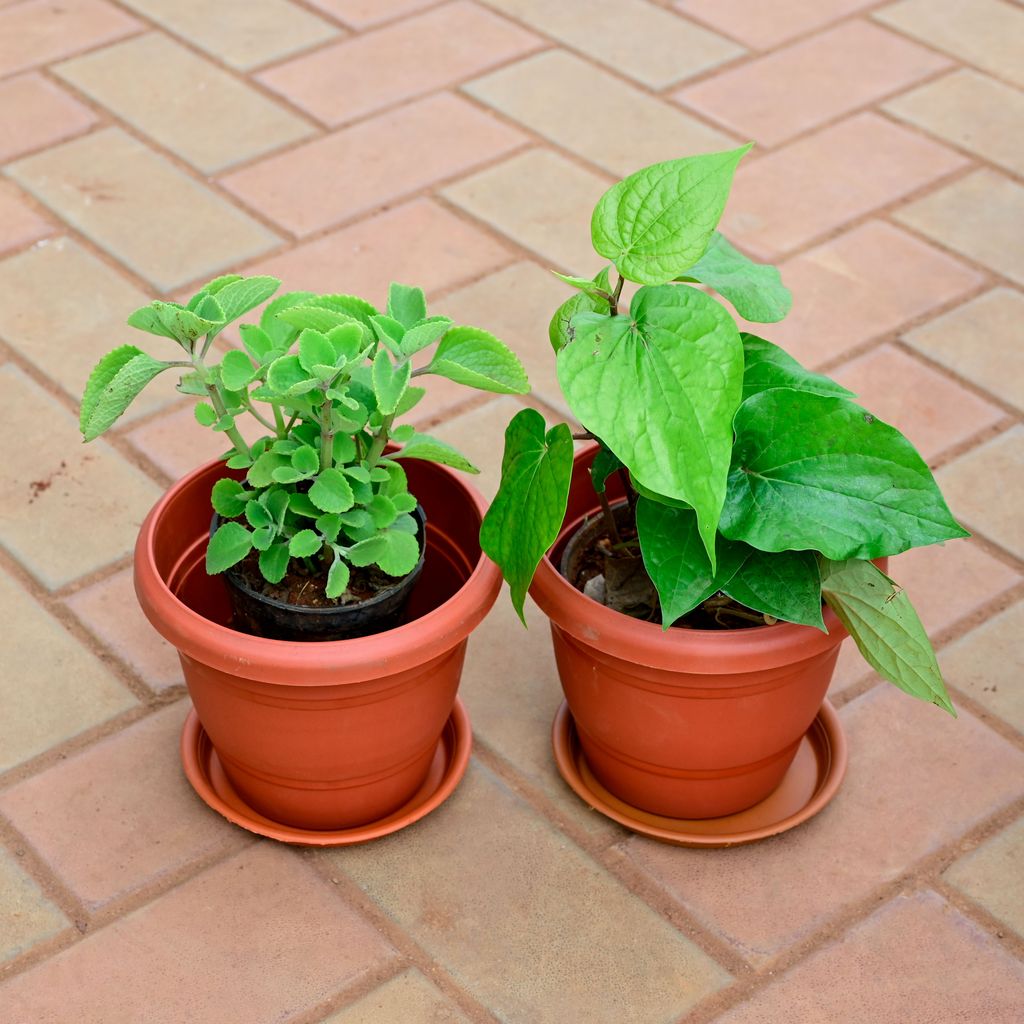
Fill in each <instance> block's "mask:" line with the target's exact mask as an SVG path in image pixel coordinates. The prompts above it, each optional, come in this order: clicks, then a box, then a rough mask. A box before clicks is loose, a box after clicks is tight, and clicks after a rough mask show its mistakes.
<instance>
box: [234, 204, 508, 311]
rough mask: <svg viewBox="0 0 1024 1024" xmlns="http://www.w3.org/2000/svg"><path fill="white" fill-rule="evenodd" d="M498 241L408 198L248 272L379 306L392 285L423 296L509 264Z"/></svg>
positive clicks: (441, 210) (437, 208)
mask: <svg viewBox="0 0 1024 1024" xmlns="http://www.w3.org/2000/svg"><path fill="white" fill-rule="evenodd" d="M508 260H509V253H508V250H506V249H505V248H504V246H502V245H501V244H500V243H499V242H497V241H495V240H494V239H493V238H491V237H490V236H489V235H487V234H485V233H484V232H483V231H480V230H479V229H477V228H475V227H473V226H472V225H471V224H468V223H467V222H466V221H465V220H463V219H461V218H459V217H457V216H455V215H454V214H452V213H450V212H449V211H448V210H446V209H444V208H443V207H442V206H440V205H439V204H438V203H436V202H434V201H433V200H432V199H414V200H413V201H412V202H409V203H404V204H402V205H401V206H396V207H394V208H393V209H390V210H384V211H383V212H382V213H378V214H374V215H373V216H372V217H367V218H366V219H365V220H361V221H358V222H357V223H355V224H352V225H350V226H349V227H345V228H341V229H340V230H338V231H334V232H332V233H331V234H328V235H324V236H323V237H321V238H317V239H315V240H313V241H311V242H303V243H302V244H301V245H298V246H296V247H295V248H294V249H289V250H288V251H287V252H285V253H282V254H281V255H280V256H271V257H270V258H269V259H267V260H262V261H261V262H259V263H257V264H256V265H255V266H252V267H249V268H248V269H247V271H246V272H247V273H250V274H272V275H273V276H274V277H278V278H280V279H281V281H283V282H284V283H283V285H282V291H287V290H304V291H314V292H345V293H347V294H352V295H361V296H363V297H364V298H366V299H367V300H368V301H370V302H373V303H374V304H375V305H377V306H379V307H380V308H383V303H384V302H385V300H386V297H387V289H388V285H389V284H390V282H391V281H401V282H403V283H406V284H416V285H418V286H419V287H421V288H423V290H424V291H426V292H427V294H428V295H429V294H430V293H431V292H434V291H437V290H438V289H439V288H447V287H450V286H451V285H453V284H456V283H458V282H459V281H464V280H466V279H467V278H471V277H475V276H476V275H477V274H481V273H485V272H487V271H489V270H493V269H494V268H495V267H499V266H501V265H502V264H503V263H506V262H508Z"/></svg>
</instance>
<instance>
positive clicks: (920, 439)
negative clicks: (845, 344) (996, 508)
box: [831, 345, 1003, 462]
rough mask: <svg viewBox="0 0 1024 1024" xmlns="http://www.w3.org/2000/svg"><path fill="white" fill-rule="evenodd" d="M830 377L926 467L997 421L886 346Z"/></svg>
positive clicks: (974, 399) (970, 397)
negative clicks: (888, 427) (898, 433)
mask: <svg viewBox="0 0 1024 1024" xmlns="http://www.w3.org/2000/svg"><path fill="white" fill-rule="evenodd" d="M831 376H832V377H834V378H835V379H836V380H837V381H839V383H840V384H842V385H843V387H846V388H849V389H850V390H851V391H853V392H854V393H855V394H856V395H857V396H858V397H857V401H858V403H859V404H860V405H862V406H864V408H865V409H867V410H868V411H869V412H871V413H873V414H874V415H875V416H877V417H878V418H879V419H881V420H884V421H885V422H886V423H890V424H892V426H894V427H896V428H897V429H898V430H900V431H901V432H902V433H903V434H905V435H906V436H907V437H908V438H909V439H910V441H911V443H912V444H913V445H914V447H915V448H917V450H918V451H919V452H920V453H921V455H922V456H923V457H924V459H925V461H926V462H927V461H929V460H931V459H934V458H935V456H936V455H938V454H939V453H940V452H943V451H945V450H946V449H947V448H950V447H952V446H953V445H955V444H958V443H959V442H960V441H963V440H966V439H967V438H968V437H971V436H972V435H973V434H976V433H978V432H979V431H981V430H984V429H985V428H986V427H991V426H993V425H994V424H996V423H998V422H999V420H1001V419H1002V418H1003V411H1002V410H1001V409H999V408H998V407H996V406H994V405H992V404H991V403H989V402H986V401H985V400H984V399H983V398H978V396H977V395H975V394H973V393H972V392H970V391H968V390H967V389H966V388H962V387H960V385H959V384H956V383H954V382H953V381H951V380H950V379H949V378H948V377H946V376H945V375H943V374H941V373H939V372H938V371H936V370H933V369H932V368H931V367H930V366H926V365H925V364H924V363H922V362H921V361H920V360H918V359H915V358H914V357H913V356H909V355H907V354H906V353H905V352H902V351H900V350H899V349H898V348H895V347H894V346H892V345H882V346H881V347H880V348H875V349H872V350H871V351H870V352H867V353H865V354H864V355H862V356H859V357H857V358H856V359H852V360H851V361H850V362H848V363H844V364H843V365H842V366H841V367H840V368H839V369H838V370H834V371H833V372H832V374H831Z"/></svg>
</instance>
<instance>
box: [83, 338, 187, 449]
mask: <svg viewBox="0 0 1024 1024" xmlns="http://www.w3.org/2000/svg"><path fill="white" fill-rule="evenodd" d="M166 369H167V364H166V363H162V362H160V360H158V359H154V358H153V357H152V356H151V355H148V354H147V353H145V352H143V351H142V350H141V349H139V348H136V347H135V346H134V345H122V346H121V347H120V348H115V349H114V351H113V352H108V353H107V354H106V355H105V356H104V357H103V358H102V359H101V360H100V361H99V362H98V363H97V364H96V366H95V368H94V369H93V371H92V373H91V374H90V376H89V381H88V383H87V384H86V385H85V394H84V395H83V396H82V403H81V406H80V407H79V412H78V425H79V428H80V429H81V431H82V438H83V440H85V441H91V440H93V438H96V437H99V436H100V434H102V433H103V432H104V431H105V430H108V429H109V428H110V427H112V426H113V425H114V423H115V422H116V421H117V420H118V418H119V417H120V416H121V415H122V413H124V411H125V410H126V409H127V408H128V406H129V405H131V404H132V402H133V401H134V399H135V398H136V396H137V395H138V394H139V393H140V392H141V391H142V389H143V388H144V387H145V386H146V385H147V384H148V383H149V382H150V381H151V380H152V379H153V378H154V377H155V376H156V375H157V374H158V373H161V372H163V371H164V370H166Z"/></svg>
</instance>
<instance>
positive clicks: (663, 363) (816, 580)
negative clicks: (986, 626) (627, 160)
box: [481, 146, 965, 823]
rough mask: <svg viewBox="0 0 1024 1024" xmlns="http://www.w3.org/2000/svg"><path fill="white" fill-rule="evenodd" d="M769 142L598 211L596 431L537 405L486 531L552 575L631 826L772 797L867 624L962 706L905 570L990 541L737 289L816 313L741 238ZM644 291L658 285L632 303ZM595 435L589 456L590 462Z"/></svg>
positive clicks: (607, 782)
mask: <svg viewBox="0 0 1024 1024" xmlns="http://www.w3.org/2000/svg"><path fill="white" fill-rule="evenodd" d="M749 148H750V147H749V146H743V147H741V148H739V149H735V150H732V151H729V152H722V153H712V154H706V155H701V156H695V157H690V158H687V159H682V160H674V161H669V162H666V163H660V164H655V165H654V166H651V167H647V168H644V169H643V170H640V171H638V172H637V173H635V174H632V175H630V176H629V177H627V178H626V179H625V180H623V181H620V182H619V183H617V184H616V185H614V186H612V188H610V189H609V190H608V191H607V192H606V193H605V195H604V196H603V197H602V198H601V200H600V201H599V202H598V204H597V207H596V208H595V210H594V213H593V219H592V222H591V232H592V238H593V244H594V248H595V249H596V251H597V253H598V254H599V256H601V257H604V259H605V260H607V261H610V262H611V266H605V267H604V268H603V269H601V270H600V271H599V272H598V273H597V274H595V275H594V276H593V277H592V278H590V277H588V278H576V277H565V276H563V275H558V276H559V277H562V279H563V280H564V281H565V282H566V283H567V284H569V285H570V286H572V287H573V288H574V289H575V290H576V293H575V294H574V295H573V296H572V297H571V298H569V299H568V300H567V301H566V302H565V303H564V304H563V305H562V306H561V307H560V308H559V309H558V310H557V312H556V313H555V315H554V317H553V319H552V321H551V327H550V338H551V344H552V347H553V349H554V352H555V358H556V360H557V367H558V379H559V383H560V385H561V388H562V392H563V394H564V396H565V399H566V402H567V403H568V405H569V407H570V409H571V410H572V412H573V413H574V415H575V418H576V419H577V420H578V421H579V423H581V424H582V425H583V427H584V428H585V429H584V431H583V432H579V433H576V434H573V433H571V431H570V428H569V426H567V425H566V424H564V423H562V424H558V425H556V426H554V427H552V428H550V429H548V428H547V427H546V425H545V423H544V420H543V418H542V417H541V415H540V414H539V413H537V412H536V411H534V410H532V409H525V410H523V411H522V412H520V413H519V414H517V415H516V416H515V417H514V419H513V420H512V421H511V423H510V424H509V427H508V430H507V432H506V439H505V454H504V461H503V465H502V480H501V487H500V490H499V491H498V494H497V496H496V498H495V500H494V502H493V504H492V505H491V508H490V510H489V511H488V513H487V516H486V518H485V519H484V523H483V527H482V530H481V544H482V546H483V548H484V550H485V551H486V552H487V553H488V554H489V555H490V556H491V557H492V558H493V559H494V560H495V561H496V562H497V563H498V564H499V566H500V567H501V569H502V571H503V574H504V575H505V577H506V579H507V580H508V582H509V585H510V588H511V597H512V601H513V603H514V604H515V607H516V609H517V610H518V611H519V613H520V615H522V609H523V601H524V597H525V594H526V591H527V588H528V587H530V588H531V590H530V592H531V594H532V595H533V597H534V598H535V600H536V602H537V604H538V605H539V606H540V608H541V609H542V610H543V611H544V612H545V613H546V614H547V616H548V617H549V618H550V620H551V629H552V634H553V637H554V646H555V654H556V658H557V663H558V670H559V674H560V677H561V681H562V686H563V689H564V691H565V695H566V699H567V702H568V707H569V710H570V712H571V719H572V721H571V723H570V724H571V726H572V727H573V728H574V730H575V736H576V737H577V738H578V743H579V745H580V748H581V753H582V756H583V758H584V759H585V767H586V771H587V772H588V773H590V774H591V775H592V778H593V779H594V780H596V783H595V785H596V784H600V786H602V787H604V789H606V790H607V791H608V792H609V793H610V794H611V795H612V797H614V798H615V799H617V800H618V801H620V802H621V803H622V804H623V805H626V809H625V810H624V809H623V807H622V806H620V807H619V812H620V818H619V820H623V821H626V822H627V823H632V822H634V821H635V820H639V818H640V817H641V816H642V815H644V814H648V815H650V814H653V815H660V816H663V817H666V818H673V819H703V818H710V817H715V816H722V815H730V814H734V813H736V812H738V811H740V810H742V809H743V808H747V807H751V806H752V805H755V804H757V803H758V802H759V801H762V800H764V799H765V798H766V796H767V795H768V794H770V793H772V791H773V790H774V789H775V788H776V787H778V786H779V785H780V782H781V780H782V779H783V778H784V777H785V776H786V773H787V770H788V768H789V766H790V764H791V763H792V761H793V758H794V755H795V753H796V751H797V749H798V747H799V746H800V744H801V739H802V737H803V736H804V735H805V734H806V733H807V732H808V730H809V728H810V727H811V726H812V722H814V720H815V717H816V716H817V715H818V714H819V709H822V706H823V701H824V698H825V693H826V690H827V688H828V685H829V680H830V677H831V674H832V671H833V667H834V665H835V661H836V657H837V653H838V649H839V644H840V642H841V641H842V639H843V638H844V637H845V636H846V634H847V632H848V633H849V634H850V635H851V636H852V637H853V639H854V641H855V642H856V644H857V646H858V648H859V649H860V651H861V653H862V654H863V656H864V657H865V659H866V660H867V661H868V663H869V664H870V665H871V666H872V667H873V668H875V669H876V670H877V671H878V672H879V673H880V674H881V675H883V676H884V677H885V678H887V679H889V680H890V681H892V682H893V683H895V684H896V685H897V686H899V687H901V688H903V689H904V690H906V691H907V692H909V693H911V694H913V695H914V696H916V697H921V698H924V699H925V700H929V701H932V702H934V703H936V704H938V705H939V706H940V707H942V708H944V709H946V710H947V711H949V712H950V713H953V708H952V705H951V703H950V701H949V697H948V695H947V693H946V690H945V687H944V685H943V681H942V678H941V676H940V674H939V670H938V667H937V665H936V661H935V657H934V654H933V652H932V649H931V647H930V644H929V642H928V639H927V636H926V634H925V632H924V630H923V628H922V627H921V624H920V621H919V620H918V618H917V615H916V614H915V612H914V610H913V608H912V607H911V605H910V602H909V600H908V598H907V595H906V594H905V593H904V592H903V591H902V590H901V589H900V588H899V586H898V585H897V584H895V583H893V582H892V581H891V580H890V579H889V578H888V577H887V576H886V575H885V572H884V571H883V570H884V559H885V558H886V556H889V555H895V554H897V553H898V552H901V551H904V550H906V549H908V548H911V547H914V546H919V545H924V544H932V543H936V542H941V541H945V540H949V539H951V538H955V537H962V536H965V531H964V530H963V529H962V528H961V527H960V526H959V525H958V524H957V523H956V522H955V520H954V519H953V517H952V516H951V514H950V512H949V510H948V508H947V507H946V504H945V502H944V501H943V499H942V496H941V494H940V493H939V490H938V488H937V487H936V484H935V481H934V480H933V478H932V475H931V473H930V472H929V470H928V467H927V466H926V465H925V463H924V461H923V460H922V459H921V457H920V456H919V455H918V454H917V452H916V451H915V450H914V448H913V447H912V446H911V444H910V443H909V442H908V441H907V440H906V438H904V437H903V436H902V435H901V434H900V433H899V432H898V431H897V430H895V429H894V428H893V427H891V426H889V425H887V424H885V423H883V422H881V421H880V420H878V419H877V418H875V417H874V416H872V415H871V414H870V413H869V412H867V411H866V410H864V409H863V408H861V407H860V406H859V405H857V404H856V403H855V402H854V401H853V396H852V395H851V394H850V393H849V392H848V391H847V390H846V389H845V388H842V387H840V386H839V385H838V384H837V383H835V382H834V381H832V380H830V379H828V378H827V377H824V376H821V375H818V374H815V373H811V372H810V371H808V370H806V369H805V368H804V367H803V366H801V365H800V364H799V363H798V362H797V361H796V360H794V359H793V358H791V357H790V356H789V355H787V354H786V353H785V352H784V351H783V350H782V349H780V348H778V347H777V346H775V345H774V344H772V343H771V342H770V341H767V340H765V339H763V338H760V337H757V336H755V335H753V334H749V333H744V332H743V331H741V329H740V328H739V327H738V326H737V325H736V323H735V322H734V321H733V319H732V316H731V315H730V314H729V312H728V311H727V310H726V308H725V307H724V305H723V304H722V302H721V301H720V300H721V299H724V300H728V301H729V302H730V303H731V304H732V305H733V307H734V308H735V310H736V312H737V313H739V314H740V316H742V317H743V318H744V319H745V320H748V321H756V322H763V323H771V322H775V321H778V320H781V319H782V318H783V317H784V316H785V315H786V313H787V312H788V310H789V307H790V304H791V296H790V294H789V292H788V291H787V290H786V288H785V287H784V286H783V285H782V282H781V279H780V276H779V273H778V271H777V270H776V269H775V268H774V267H770V266H765V265H759V264H756V263H753V262H751V261H750V260H748V259H747V258H746V257H745V256H744V255H743V254H741V253H740V252H739V251H738V250H736V249H735V248H734V247H733V246H732V245H730V243H729V242H728V241H727V240H726V239H725V238H724V237H723V236H722V235H721V234H720V233H718V232H717V231H716V225H717V223H718V220H719V218H720V216H721V213H722V210H723V208H724V206H725V202H726V198H727V196H728V193H729V190H730V186H731V182H732V177H733V173H734V171H735V168H736V166H737V164H738V162H739V160H740V159H741V158H742V156H743V155H744V154H745V153H746V152H747V150H748V149H749ZM626 281H631V282H634V283H636V284H639V285H640V288H639V289H638V290H637V291H636V293H635V294H634V295H633V297H632V300H631V301H630V303H629V306H628V310H627V309H625V308H621V306H622V292H623V286H624V283H625V282H626ZM712 291H713V292H716V293H717V297H716V296H714V295H712V294H710V292H712ZM574 440H577V441H580V440H583V441H588V442H590V444H589V446H588V447H586V448H584V449H583V450H581V451H579V452H577V453H576V454H575V456H574V451H573V449H574V444H573V442H574ZM876 562H881V564H882V567H879V565H877V564H875V563H876ZM531 584H532V586H531ZM658 619H660V624H658V623H657V622H656V621H654V620H658ZM825 711H826V712H827V711H828V707H827V705H826V707H825ZM823 713H824V712H823ZM832 726H833V728H834V727H835V723H834V722H833V723H832ZM840 760H841V759H840ZM560 767H561V768H562V769H563V773H565V771H566V766H565V764H564V758H563V757H562V756H561V755H560ZM577 788H578V789H580V791H581V792H584V791H586V786H585V785H584V786H583V787H582V788H580V787H577ZM591 793H592V790H591ZM805 796H806V794H805ZM588 798H589V797H588ZM629 808H631V809H632V811H630V810H629ZM630 814H632V815H633V817H632V818H631V817H630Z"/></svg>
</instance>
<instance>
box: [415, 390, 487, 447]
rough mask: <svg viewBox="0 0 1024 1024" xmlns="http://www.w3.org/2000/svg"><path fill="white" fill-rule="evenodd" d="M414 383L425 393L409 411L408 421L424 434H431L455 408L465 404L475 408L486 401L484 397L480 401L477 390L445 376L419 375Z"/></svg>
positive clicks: (479, 394)
mask: <svg viewBox="0 0 1024 1024" xmlns="http://www.w3.org/2000/svg"><path fill="white" fill-rule="evenodd" d="M416 383H417V386H418V387H421V388H425V389H426V392H427V393H426V394H425V395H424V396H423V398H421V399H420V402H419V404H418V405H417V406H416V408H415V409H413V410H412V412H410V413H409V422H410V423H411V424H412V425H413V426H414V427H416V428H417V429H418V430H420V431H422V432H423V433H425V434H433V433H434V432H435V431H436V429H437V427H438V424H439V423H440V422H441V421H442V420H445V419H449V418H450V416H451V413H452V412H453V411H454V410H455V409H457V408H462V407H463V406H465V405H467V404H472V405H473V406H474V408H475V407H476V406H477V405H482V404H485V403H486V402H487V401H488V399H486V398H485V399H483V400H482V401H481V393H480V392H479V391H474V390H473V389H472V388H467V387H465V386H464V385H462V384H456V383H455V381H453V380H448V379H447V378H446V377H434V376H428V377H420V378H418V379H417V381H416Z"/></svg>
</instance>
